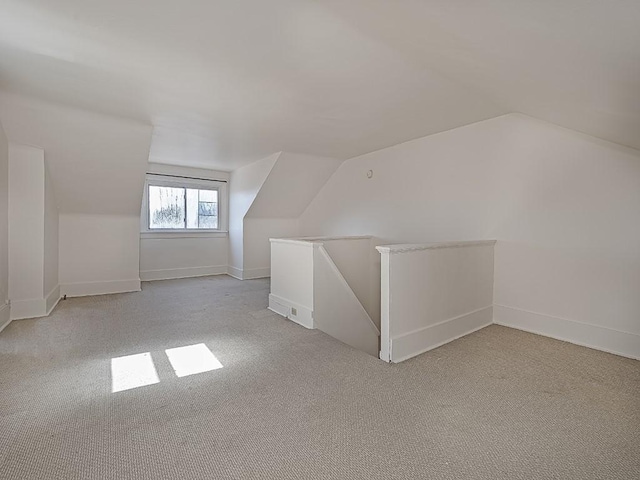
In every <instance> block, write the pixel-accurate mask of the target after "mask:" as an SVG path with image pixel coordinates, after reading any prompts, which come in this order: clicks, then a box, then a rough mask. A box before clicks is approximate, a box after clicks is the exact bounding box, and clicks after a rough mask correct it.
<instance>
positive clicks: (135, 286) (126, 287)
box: [60, 278, 140, 297]
mask: <svg viewBox="0 0 640 480" xmlns="http://www.w3.org/2000/svg"><path fill="white" fill-rule="evenodd" d="M139 291H140V279H139V278H135V279H131V280H113V281H107V282H78V283H61V284H60V295H62V296H64V295H67V296H68V297H85V296H87V295H109V294H111V293H128V292H139Z"/></svg>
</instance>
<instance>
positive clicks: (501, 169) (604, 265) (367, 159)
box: [300, 114, 640, 356]
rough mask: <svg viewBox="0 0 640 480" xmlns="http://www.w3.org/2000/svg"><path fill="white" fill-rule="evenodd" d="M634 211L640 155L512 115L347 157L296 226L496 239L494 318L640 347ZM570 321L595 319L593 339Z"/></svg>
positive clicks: (390, 238)
mask: <svg viewBox="0 0 640 480" xmlns="http://www.w3.org/2000/svg"><path fill="white" fill-rule="evenodd" d="M370 169H371V170H373V177H372V178H371V179H368V178H367V175H366V173H367V171H368V170H370ZM638 218H640V152H637V151H635V150H630V149H625V148H623V147H619V146H616V145H614V144H611V143H606V142H603V141H601V140H598V139H595V138H592V137H588V136H585V135H582V134H578V133H575V132H572V131H570V130H566V129H562V128H559V127H556V126H553V125H550V124H547V123H543V122H539V121H537V120H534V119H531V118H529V117H525V116H522V115H515V114H513V115H506V116H502V117H498V118H495V119H491V120H487V121H484V122H479V123H476V124H473V125H469V126H466V127H461V128H458V129H455V130H451V131H448V132H444V133H441V134H436V135H432V136H429V137H424V138H420V139H417V140H413V141H410V142H407V143H404V144H401V145H397V146H394V147H391V148H387V149H384V150H380V151H377V152H373V153H370V154H367V155H363V156H361V157H357V158H354V159H351V160H348V161H346V162H344V163H343V164H342V165H341V166H340V168H339V169H338V170H337V172H336V173H335V174H334V175H333V176H332V177H331V179H330V180H329V182H328V183H327V184H326V185H325V187H324V188H323V189H322V190H321V192H320V194H319V195H318V196H317V197H316V198H315V199H314V200H313V202H312V203H311V204H310V206H309V207H308V208H307V210H306V211H305V212H304V213H303V215H302V216H301V217H300V229H301V234H302V235H369V234H371V235H375V236H377V237H380V238H381V239H382V240H383V241H384V242H385V243H423V242H433V241H449V240H475V239H492V238H496V239H498V240H499V242H498V245H497V247H496V259H495V261H496V288H495V303H496V304H497V305H499V306H502V307H505V308H503V309H501V308H500V307H496V320H499V321H500V322H502V323H505V324H509V325H514V326H518V327H520V328H528V329H530V330H535V331H538V332H539V333H543V334H547V335H553V336H559V337H562V338H564V339H566V340H569V341H574V342H577V343H589V342H592V343H591V345H592V346H595V347H597V348H602V349H607V350H615V351H617V352H618V353H624V354H627V355H631V356H633V355H637V356H640V342H639V341H638V339H639V338H640V337H639V335H640V322H638V318H640V296H638V295H637V292H638V291H640V221H638ZM498 310H500V312H498ZM530 314H531V315H530ZM525 315H526V318H522V317H523V316H525ZM548 324H551V325H554V326H557V325H559V324H563V325H565V326H566V325H568V326H567V327H566V328H565V329H564V331H563V332H561V333H562V334H561V335H560V334H559V333H558V332H555V331H554V330H552V329H550V328H548V327H546V326H545V325H548ZM573 324H578V325H577V327H579V328H583V327H584V326H585V325H586V327H584V328H586V329H590V327H589V326H595V327H596V328H595V329H590V332H592V334H591V335H590V336H589V337H588V339H590V340H589V342H587V341H584V338H583V339H582V340H581V338H579V337H578V336H577V334H576V333H575V332H577V330H576V329H572V327H571V325H573ZM621 332H622V333H621ZM625 332H626V333H627V334H625ZM603 336H607V337H608V338H610V339H612V340H611V341H610V342H609V341H607V342H609V343H607V342H605V341H603V340H600V339H601V338H602V337H603ZM620 336H622V337H624V338H627V339H631V340H630V341H631V342H632V344H633V345H632V346H631V347H624V346H622V345H621V344H620V342H616V341H615V339H616V338H619V337H620ZM616 345H617V347H616ZM613 347H616V348H617V350H616V349H615V348H613ZM618 347H619V348H618ZM623 347H624V348H626V350H625V349H624V348H623ZM621 349H622V350H621ZM630 349H631V350H633V351H634V352H637V353H635V354H632V353H630Z"/></svg>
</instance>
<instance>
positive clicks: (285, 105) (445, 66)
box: [0, 0, 640, 170]
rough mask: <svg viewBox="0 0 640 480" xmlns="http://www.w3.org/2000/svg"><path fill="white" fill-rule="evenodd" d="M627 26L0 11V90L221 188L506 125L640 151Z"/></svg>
mask: <svg viewBox="0 0 640 480" xmlns="http://www.w3.org/2000/svg"><path fill="white" fill-rule="evenodd" d="M638 25H640V2H639V1H638V0H607V1H602V0H562V1H558V0H466V1H463V0H460V1H443V0H396V1H391V0H349V1H345V0H323V1H312V0H270V1H265V0H217V1H215V0H189V1H185V0H183V1H175V0H136V1H131V0H109V1H105V0H99V1H98V0H0V88H2V89H4V90H7V91H9V92H12V93H19V94H23V95H29V96H36V97H39V98H41V99H43V100H47V101H52V102H58V103H64V104H68V105H72V106H76V107H81V108H85V109H89V110H93V111H96V112H100V113H106V114H112V115H117V116H122V117H127V118H130V119H135V120H138V121H142V122H145V123H148V124H151V125H153V126H154V133H153V139H152V144H151V160H152V161H155V162H160V163H173V164H182V165H190V166H201V167H209V168H217V169H223V170H232V169H234V168H237V167H238V166H241V165H243V164H246V163H248V162H250V161H253V160H256V159H258V158H261V157H264V156H266V155H268V154H270V153H272V152H275V151H280V150H288V151H298V152H304V153H308V154H313V155H321V156H329V157H336V158H349V157H352V156H355V155H358V154H362V153H366V152H369V151H372V150H376V149H379V148H382V147H385V146H388V145H392V144H395V143H399V142H402V141H405V140H408V139H411V138H416V137H419V136H423V135H427V134H431V133H435V132H438V131H442V130H446V129H449V128H453V127H457V126H460V125H464V124H468V123H471V122H474V121H478V120H482V119H485V118H490V117H495V116H497V115H500V114H503V113H507V112H512V111H519V112H522V113H526V114H529V115H531V116H534V117H538V118H541V119H543V120H548V121H551V122H554V123H557V124H559V125H562V126H566V127H569V128H573V129H575V130H579V131H583V132H585V133H589V134H592V135H595V136H598V137H601V138H604V139H607V140H611V141H614V142H617V143H620V144H623V145H627V146H631V147H634V148H640V95H639V93H640V28H638Z"/></svg>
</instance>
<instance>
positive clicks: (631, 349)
mask: <svg viewBox="0 0 640 480" xmlns="http://www.w3.org/2000/svg"><path fill="white" fill-rule="evenodd" d="M493 318H494V323H495V324H497V325H503V326H505V327H511V328H516V329H518V330H524V331H525V332H530V333H536V334H538V335H543V336H545V337H551V338H555V339H557V340H563V341H565V342H569V343H573V344H576V345H580V346H583V347H589V348H594V349H596V350H602V351H603V352H607V353H613V354H615V355H620V356H623V357H629V358H634V359H636V360H640V335H637V334H634V333H629V332H622V331H620V330H614V329H611V328H607V327H601V326H598V325H591V324H588V323H583V322H577V321H575V320H568V319H566V318H559V317H554V316H552V315H546V314H542V313H535V312H530V311H527V310H522V309H519V308H514V307H507V306H505V305H494V312H493Z"/></svg>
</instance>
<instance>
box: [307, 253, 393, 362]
mask: <svg viewBox="0 0 640 480" xmlns="http://www.w3.org/2000/svg"><path fill="white" fill-rule="evenodd" d="M325 245H326V244H325ZM366 247H368V244H367V245H366V246H365V251H367V250H368V248H366ZM368 266H369V265H368V262H366V263H365V264H364V267H365V269H368V268H367V267H368ZM313 307H314V309H313V320H314V324H315V327H316V328H317V329H318V330H321V331H323V332H324V333H326V334H328V335H331V336H332V337H334V338H336V339H338V340H340V341H341V342H343V343H346V344H347V345H351V346H352V347H354V348H357V349H358V350H362V351H363V352H367V353H368V354H369V355H373V356H374V357H377V356H378V349H379V334H380V332H379V330H378V329H377V327H376V326H375V325H374V323H373V322H372V320H371V318H370V317H369V314H368V313H367V311H366V310H365V309H364V307H363V306H362V303H360V300H359V299H358V297H357V296H356V295H355V293H354V292H353V290H352V289H351V287H350V285H349V284H348V283H347V281H346V280H345V278H344V276H343V274H342V272H341V271H340V270H339V269H338V267H337V266H336V264H335V262H334V261H333V259H332V257H331V256H330V255H329V253H328V252H327V250H326V249H325V246H324V245H320V246H319V247H317V248H314V252H313Z"/></svg>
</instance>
